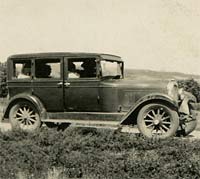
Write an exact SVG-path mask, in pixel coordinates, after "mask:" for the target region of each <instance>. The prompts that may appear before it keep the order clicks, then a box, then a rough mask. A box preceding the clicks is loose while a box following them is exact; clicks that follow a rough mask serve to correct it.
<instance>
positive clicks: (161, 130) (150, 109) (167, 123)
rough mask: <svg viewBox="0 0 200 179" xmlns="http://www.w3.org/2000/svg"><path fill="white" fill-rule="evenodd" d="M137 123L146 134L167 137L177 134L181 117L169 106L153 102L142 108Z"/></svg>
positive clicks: (150, 136) (161, 137) (152, 136)
mask: <svg viewBox="0 0 200 179" xmlns="http://www.w3.org/2000/svg"><path fill="white" fill-rule="evenodd" d="M137 125H138V129H139V131H140V132H141V133H142V134H143V135H144V136H146V137H148V138H154V137H155V138H160V139H165V138H168V137H171V136H174V135H175V133H176V131H177V129H178V127H179V117H178V114H177V112H176V111H174V110H172V109H170V108H169V107H168V106H166V105H163V104H159V103H151V104H148V105H145V106H144V107H143V108H142V109H141V110H140V112H139V114H138V117H137Z"/></svg>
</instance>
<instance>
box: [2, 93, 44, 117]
mask: <svg viewBox="0 0 200 179" xmlns="http://www.w3.org/2000/svg"><path fill="white" fill-rule="evenodd" d="M21 100H26V101H29V102H31V103H32V104H33V105H34V106H35V107H36V109H37V110H38V111H39V113H40V117H41V119H44V118H47V113H46V109H45V107H44V105H43V104H42V102H41V101H40V100H39V98H38V97H36V96H34V95H30V94H27V93H22V94H18V95H16V96H14V97H12V98H11V99H10V100H9V103H8V104H7V107H6V108H5V112H4V115H3V119H5V118H8V117H9V111H10V109H11V107H12V106H13V105H14V104H16V103H17V102H18V101H21Z"/></svg>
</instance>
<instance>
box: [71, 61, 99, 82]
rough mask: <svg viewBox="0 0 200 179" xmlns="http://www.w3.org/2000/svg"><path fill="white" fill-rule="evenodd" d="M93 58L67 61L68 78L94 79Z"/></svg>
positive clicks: (95, 71) (94, 65)
mask: <svg viewBox="0 0 200 179" xmlns="http://www.w3.org/2000/svg"><path fill="white" fill-rule="evenodd" d="M96 76H97V69H96V59H95V58H71V59H68V78H96Z"/></svg>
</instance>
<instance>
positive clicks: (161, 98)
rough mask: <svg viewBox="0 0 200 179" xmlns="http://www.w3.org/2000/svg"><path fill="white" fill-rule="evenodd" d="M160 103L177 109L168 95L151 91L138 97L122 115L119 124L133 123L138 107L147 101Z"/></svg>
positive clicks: (175, 103)
mask: <svg viewBox="0 0 200 179" xmlns="http://www.w3.org/2000/svg"><path fill="white" fill-rule="evenodd" d="M154 102H156V103H162V104H166V105H167V106H169V107H171V108H172V109H174V110H176V111H178V103H177V102H176V101H174V100H173V99H172V98H171V97H170V96H168V95H166V94H163V93H152V94H150V95H146V96H144V97H142V98H140V99H139V100H138V101H137V102H136V103H135V104H134V105H133V106H132V107H131V108H130V110H129V111H128V112H127V114H126V115H125V116H123V118H122V120H121V124H132V123H133V124H135V123H136V120H137V115H138V112H139V111H140V109H141V108H142V107H143V106H145V105H147V104H149V103H154Z"/></svg>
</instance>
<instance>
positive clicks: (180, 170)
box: [0, 128, 200, 179]
mask: <svg viewBox="0 0 200 179" xmlns="http://www.w3.org/2000/svg"><path fill="white" fill-rule="evenodd" d="M0 146H1V147H0V163H1V165H0V178H2V179H4V178H5V179H8V178H13V179H29V178H30V179H35V178H38V179H46V178H47V179H50V178H51V179H65V178H85V179H86V178H87V179H88V178H89V179H93V178H114V179H122V178H125V179H126V178H136V179H139V178H153V179H160V178H169V179H171V178H188V179H191V178H199V177H200V143H199V140H193V141H191V140H189V139H185V140H183V139H177V138H176V139H174V138H170V139H168V140H149V139H145V138H143V137H142V136H139V135H136V134H127V133H126V134H125V133H121V132H118V131H112V130H106V129H92V128H68V129H67V130H65V131H57V130H54V129H47V128H42V129H41V130H40V131H38V132H35V133H34V134H31V133H29V134H28V133H25V132H22V131H12V132H10V131H8V132H6V133H0Z"/></svg>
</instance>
